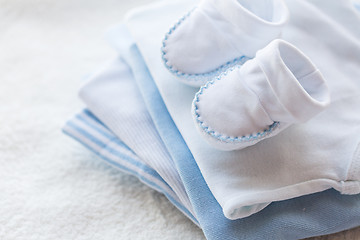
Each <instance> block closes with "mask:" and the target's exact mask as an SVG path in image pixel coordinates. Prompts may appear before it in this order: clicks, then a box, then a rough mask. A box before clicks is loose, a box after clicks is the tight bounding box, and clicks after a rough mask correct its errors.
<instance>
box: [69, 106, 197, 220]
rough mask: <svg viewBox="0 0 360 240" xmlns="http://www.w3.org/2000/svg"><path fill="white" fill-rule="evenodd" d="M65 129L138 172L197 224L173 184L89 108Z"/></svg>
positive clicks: (114, 162)
mask: <svg viewBox="0 0 360 240" xmlns="http://www.w3.org/2000/svg"><path fill="white" fill-rule="evenodd" d="M63 132H64V133H65V134H67V135H68V136H70V137H72V138H73V139H75V140H76V141H78V142H80V143H81V144H82V145H84V146H85V147H87V148H88V149H89V150H91V151H92V152H94V153H95V154H96V155H98V156H99V157H100V158H101V159H103V160H105V162H107V163H108V164H110V165H111V166H114V167H116V168H118V169H120V170H121V171H123V172H125V173H127V174H130V175H134V176H136V177H137V178H139V179H140V180H141V181H142V182H143V183H145V184H146V185H148V186H149V187H151V188H153V189H155V190H156V191H158V192H161V193H163V194H164V195H165V196H166V197H167V198H168V199H169V201H170V202H171V203H172V204H173V205H175V206H176V207H177V208H178V209H179V210H180V211H181V212H182V213H183V214H184V215H185V216H187V217H188V218H189V219H190V220H192V221H193V222H194V223H195V224H198V223H197V220H196V219H195V217H194V216H193V215H192V214H191V213H190V212H189V211H188V209H186V208H185V207H184V206H183V205H182V204H181V202H180V201H179V199H178V198H177V196H176V194H175V193H174V192H173V190H172V189H171V187H170V186H169V185H168V184H167V183H166V182H165V181H164V180H163V179H162V178H161V176H159V174H158V173H157V172H156V171H155V170H154V169H152V168H151V167H149V166H148V165H146V164H145V163H143V162H142V161H141V159H139V158H138V156H137V155H135V153H134V152H132V150H131V149H129V148H128V146H126V145H125V144H124V143H123V142H122V141H121V140H120V139H118V138H117V137H116V136H115V135H114V134H113V133H112V132H111V131H110V130H109V129H107V128H106V126H104V125H103V123H102V122H100V120H98V119H97V118H96V117H95V116H94V115H93V114H92V113H91V112H90V111H89V110H86V109H85V110H83V112H81V113H78V114H76V115H75V116H74V117H73V118H71V119H70V120H68V121H67V122H66V124H65V126H64V127H63Z"/></svg>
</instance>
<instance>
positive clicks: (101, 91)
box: [80, 58, 193, 213]
mask: <svg viewBox="0 0 360 240" xmlns="http://www.w3.org/2000/svg"><path fill="white" fill-rule="evenodd" d="M80 97H81V99H82V100H83V101H84V102H85V104H86V105H87V106H88V108H89V109H90V110H91V112H93V113H94V114H95V115H96V116H97V117H98V118H99V119H100V120H101V121H102V122H104V123H105V124H106V125H107V127H108V128H109V129H111V130H112V131H113V132H114V133H115V134H116V135H117V136H118V137H119V138H120V139H122V141H123V142H124V143H125V144H126V145H127V146H129V147H130V148H131V149H132V150H133V151H134V152H135V153H136V154H137V155H138V156H139V158H140V159H142V160H143V161H144V162H145V163H146V164H148V165H149V166H150V167H152V168H153V169H155V171H157V172H158V173H159V175H160V176H161V177H162V178H163V179H164V180H165V181H166V182H167V183H168V184H169V186H170V187H171V188H172V190H173V191H174V192H175V193H176V195H178V197H179V199H180V201H181V203H182V204H183V205H184V206H185V207H186V208H187V209H189V211H190V212H191V213H193V211H192V207H191V204H190V202H189V198H188V197H187V194H186V192H185V189H184V186H183V184H182V182H181V181H180V177H179V174H178V172H177V171H176V169H175V167H174V164H173V161H172V159H171V157H170V155H169V153H168V152H167V150H166V148H165V147H164V146H163V143H162V140H161V138H160V137H159V134H158V133H157V131H156V129H155V127H154V125H153V122H152V119H151V117H150V115H149V114H148V112H147V109H146V108H145V104H144V103H143V100H142V97H141V95H140V93H139V92H138V90H137V87H136V83H135V81H134V77H133V75H132V72H131V69H130V68H129V66H128V65H127V64H126V62H125V61H124V60H123V59H121V58H117V59H116V60H114V61H113V62H112V63H111V64H110V65H109V66H107V67H106V68H104V69H102V70H101V71H100V72H98V73H97V74H95V75H94V76H93V77H92V78H91V79H90V80H89V82H88V83H87V84H86V85H85V86H83V87H82V89H81V90H80Z"/></svg>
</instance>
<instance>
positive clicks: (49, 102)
mask: <svg viewBox="0 0 360 240" xmlns="http://www.w3.org/2000/svg"><path fill="white" fill-rule="evenodd" d="M148 2H151V0H137V1H134V0H133V1H130V0H127V1H125V0H121V1H118V0H104V1H95V0H63V1H56V0H31V1H30V0H0V83H1V86H0V124H1V125H0V126H1V127H0V136H1V137H0V166H1V167H0V239H1V240H13V239H19V240H20V239H21V240H23V239H27V240H28V239H30V240H31V239H44V240H48V239H61V240H62V239H102V240H103V239H104V240H107V239H109V240H112V239H124V240H126V239H204V237H203V235H202V233H201V230H200V229H198V228H197V227H196V226H195V225H194V224H193V223H191V221H190V220H187V219H186V218H185V217H184V216H183V215H182V214H181V213H180V212H179V211H178V210H177V209H176V208H175V207H173V206H172V205H171V204H170V203H169V202H168V201H167V200H166V198H165V197H163V196H162V195H160V194H158V193H156V192H155V191H153V190H150V189H149V188H148V187H147V186H145V185H143V184H142V183H140V182H139V181H138V180H136V179H135V178H134V177H129V176H127V175H125V174H122V173H119V172H118V171H117V170H115V169H113V168H111V167H109V166H107V165H106V164H105V163H103V162H102V161H101V160H100V159H98V157H96V156H95V155H93V154H91V153H90V151H88V150H87V149H85V148H84V147H82V146H81V145H79V144H77V143H75V142H74V141H73V140H71V139H70V138H68V137H66V136H64V135H63V134H62V133H61V131H60V129H61V127H62V125H63V123H64V122H65V120H66V118H68V117H70V116H71V115H72V114H74V113H76V112H77V111H78V110H80V109H82V107H83V106H82V105H81V103H80V101H79V100H78V98H77V92H78V89H79V87H80V86H81V85H82V84H83V82H84V79H85V78H86V74H88V73H90V72H92V71H94V70H96V69H97V68H98V66H99V65H101V64H102V63H103V62H104V61H107V60H111V58H112V57H114V56H115V55H116V54H115V51H113V50H112V49H110V48H109V47H108V45H107V44H106V42H105V41H103V38H102V36H103V33H104V32H105V30H106V29H107V27H108V26H110V25H112V24H116V23H118V22H120V21H121V19H122V16H123V14H124V13H125V12H126V11H127V9H129V8H130V7H133V6H137V5H141V4H144V3H148ZM159 52H160V51H159ZM356 236H360V228H358V229H356V230H352V231H347V232H345V233H340V234H336V235H334V236H333V237H331V238H322V239H356Z"/></svg>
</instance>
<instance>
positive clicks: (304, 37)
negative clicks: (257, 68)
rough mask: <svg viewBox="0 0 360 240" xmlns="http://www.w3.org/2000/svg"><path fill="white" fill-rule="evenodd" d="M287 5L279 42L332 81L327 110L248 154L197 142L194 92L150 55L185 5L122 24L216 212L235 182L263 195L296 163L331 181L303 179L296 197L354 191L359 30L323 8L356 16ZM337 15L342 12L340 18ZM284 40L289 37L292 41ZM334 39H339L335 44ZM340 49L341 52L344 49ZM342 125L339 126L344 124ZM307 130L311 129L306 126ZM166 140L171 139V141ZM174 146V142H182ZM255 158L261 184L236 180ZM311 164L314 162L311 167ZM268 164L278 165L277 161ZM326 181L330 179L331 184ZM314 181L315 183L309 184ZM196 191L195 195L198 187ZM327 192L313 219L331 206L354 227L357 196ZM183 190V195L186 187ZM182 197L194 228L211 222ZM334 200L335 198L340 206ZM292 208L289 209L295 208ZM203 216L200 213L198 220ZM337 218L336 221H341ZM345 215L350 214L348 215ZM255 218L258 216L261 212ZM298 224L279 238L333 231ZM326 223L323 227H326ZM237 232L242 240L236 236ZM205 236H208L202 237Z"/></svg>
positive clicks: (159, 8) (337, 5) (338, 5)
mask: <svg viewBox="0 0 360 240" xmlns="http://www.w3.org/2000/svg"><path fill="white" fill-rule="evenodd" d="M288 3H291V9H292V11H293V12H294V14H293V15H294V16H296V18H295V20H294V21H293V23H292V26H291V28H289V29H288V31H287V34H288V35H286V34H285V33H284V37H286V39H287V40H288V41H290V42H292V43H295V45H296V46H300V49H301V50H302V51H304V50H305V51H304V52H305V53H306V54H307V55H309V56H310V58H311V59H312V60H314V62H315V64H316V65H317V66H318V67H319V69H320V70H321V71H322V72H323V73H324V75H325V78H326V79H330V78H331V84H329V88H330V91H331V95H332V99H333V101H332V104H331V105H330V106H329V108H328V109H327V110H326V111H324V112H323V113H321V114H319V115H318V116H316V117H315V118H314V119H312V120H311V121H309V122H308V123H306V124H301V126H297V127H295V126H294V127H291V128H289V129H288V130H287V134H279V135H277V136H276V137H275V138H278V139H279V140H280V141H267V140H265V141H262V142H261V143H259V144H260V145H262V147H261V148H259V149H262V151H260V152H259V151H258V149H257V148H258V146H257V145H255V146H253V147H250V148H247V149H243V150H242V151H233V152H219V151H215V150H212V149H211V148H209V147H208V146H207V145H206V144H203V143H202V142H203V141H202V140H201V139H199V137H198V136H197V135H196V131H194V130H195V129H194V126H193V123H192V119H191V115H190V113H189V107H188V106H190V104H191V100H192V97H191V96H193V94H195V92H194V90H193V89H191V88H186V87H180V84H177V83H174V82H173V81H169V79H171V76H170V75H169V74H168V73H166V72H165V71H164V68H162V66H161V64H159V61H158V58H157V57H156V54H157V51H156V43H157V42H158V41H159V38H161V31H162V29H164V28H165V27H166V26H165V25H164V23H165V22H167V21H171V20H169V19H165V18H166V17H168V18H170V17H173V16H176V15H177V14H178V13H179V12H180V11H181V10H183V9H184V8H185V5H186V4H189V5H191V3H189V2H186V1H182V2H172V4H166V3H163V5H161V4H157V5H153V6H151V7H149V8H148V9H147V11H146V10H143V11H141V10H138V11H134V12H133V13H132V14H131V15H130V16H129V20H128V23H127V24H128V26H129V27H130V30H131V33H132V34H133V36H134V37H135V39H136V42H137V43H138V45H139V47H140V50H141V53H142V55H143V56H144V58H145V60H146V63H147V64H148V66H149V68H150V71H151V74H152V76H153V77H154V80H155V82H156V84H157V87H158V89H159V91H160V93H161V95H162V97H163V99H164V101H165V104H166V107H167V109H168V110H169V112H170V114H171V116H172V119H173V120H174V121H175V124H176V126H177V127H179V130H180V132H181V135H182V136H183V137H184V139H185V141H186V143H187V146H188V147H189V148H190V150H191V153H192V154H193V155H194V157H195V159H196V161H197V165H198V166H199V168H200V169H201V173H202V174H203V176H204V179H205V181H206V183H205V185H207V186H208V187H209V188H210V190H211V192H212V193H213V194H214V196H215V198H216V199H217V200H218V202H219V203H220V205H222V206H223V208H224V205H223V204H224V202H223V201H222V200H226V199H228V200H229V199H231V198H232V197H234V195H233V194H234V193H235V192H236V191H238V190H239V189H238V188H239V186H241V184H240V185H239V184H238V183H244V184H247V185H246V187H247V188H248V189H249V188H250V191H251V187H253V186H255V187H256V186H263V187H264V190H266V188H267V187H269V186H270V185H271V186H273V184H274V183H275V184H280V185H281V184H282V179H281V178H282V177H280V178H279V179H276V176H273V175H276V174H274V173H277V170H281V171H283V172H288V173H289V174H288V176H291V175H292V174H294V173H295V176H296V177H295V179H296V178H297V177H300V178H301V177H302V176H303V175H302V174H303V173H304V172H301V171H297V172H296V169H297V167H298V166H297V165H298V164H299V163H300V164H305V165H307V164H309V165H308V166H313V168H306V171H305V175H306V176H305V178H307V177H308V176H309V175H308V174H307V173H308V172H310V173H311V174H315V175H316V174H319V173H321V174H323V173H325V175H327V176H326V178H327V179H330V181H327V180H325V181H324V183H325V184H324V185H323V186H321V185H322V184H321V183H320V184H319V185H318V186H320V188H319V189H315V188H314V185H312V182H311V181H310V182H309V183H310V185H309V188H310V189H309V188H306V187H304V188H302V187H300V188H298V189H297V190H300V192H302V191H304V190H305V191H304V192H306V191H308V190H310V191H313V190H315V191H322V190H324V189H326V188H329V185H328V183H329V182H331V183H336V185H337V187H339V186H341V187H340V188H339V189H340V190H342V192H343V193H350V192H351V193H356V191H357V190H358V182H357V177H356V176H358V173H357V172H356V169H357V165H358V162H359V156H358V153H357V152H358V150H356V149H358V146H359V139H358V137H357V136H358V134H357V133H356V132H358V131H359V127H358V126H359V116H358V113H357V112H354V111H352V110H351V109H354V108H356V106H357V105H358V104H359V102H358V101H359V100H360V99H359V85H358V83H357V82H355V81H354V76H357V75H358V74H359V72H358V71H359V70H358V67H357V66H358V64H357V63H358V56H360V55H359V54H358V50H357V42H356V41H354V37H353V36H354V35H355V36H356V35H357V34H358V33H356V31H355V30H356V29H355V28H352V27H353V26H355V25H353V26H351V25H342V24H334V22H333V21H334V20H333V18H330V17H329V16H328V15H329V14H330V13H331V11H329V8H331V9H337V13H339V11H340V12H341V11H343V12H342V14H343V15H344V16H346V17H344V18H346V19H347V20H346V21H349V20H351V21H355V22H356V21H358V20H356V19H357V16H356V17H354V16H353V15H348V13H349V12H351V11H348V6H347V5H346V4H344V3H343V2H337V1H331V2H328V1H326V3H325V2H321V1H317V2H307V1H289V2H288ZM319 3H322V4H323V5H326V6H327V7H326V6H325V7H324V6H321V7H318V6H317V5H315V4H319ZM189 5H186V6H189ZM289 6H290V4H289ZM164 11H167V12H171V13H172V14H169V15H166V16H164V15H161V14H160V13H161V12H164ZM304 12H309V14H310V16H312V17H311V18H310V17H309V19H307V18H304V17H303V14H302V13H304ZM344 12H345V13H346V14H344ZM352 12H354V11H352ZM307 17H308V16H307ZM150 19H151V21H150ZM292 19H294V18H292ZM296 19H297V20H296ZM145 23H149V27H147V28H144V24H145ZM304 23H306V24H304ZM313 25H314V26H313ZM308 26H312V28H308ZM315 26H316V27H315ZM289 27H290V26H289ZM319 29H321V30H322V31H320V32H321V34H324V31H325V32H326V33H327V35H328V36H331V37H325V36H322V35H321V34H320V33H319ZM349 29H352V31H355V32H349V31H348V30H349ZM157 30H159V31H157ZM339 32H341V33H342V34H339ZM319 34H320V36H319ZM149 36H151V37H149ZM291 36H293V37H292V38H291ZM337 37H338V38H340V39H336V38H337ZM334 39H335V40H334ZM339 41H342V42H344V43H346V44H344V45H341V48H342V49H336V45H335V43H336V42H339ZM324 44H325V45H324ZM314 46H316V48H314ZM337 46H338V45H337ZM338 47H339V46H338ZM350 49H352V50H353V51H350ZM330 50H334V51H330ZM340 50H343V51H344V52H342V51H340ZM335 55H337V58H335ZM339 56H340V58H339ZM345 56H346V57H345ZM342 62H348V63H349V64H345V65H344V67H345V68H346V69H345V71H340V68H339V67H338V66H340V65H342ZM330 63H331V64H334V67H329V64H330ZM326 66H327V67H326ZM335 66H336V67H335ZM165 70H166V69H165ZM324 70H326V71H324ZM341 70H344V69H341ZM338 79H343V81H341V82H339V81H335V80H338ZM329 82H330V81H329ZM148 88H149V86H146V87H144V88H143V91H146V90H147V89H148ZM335 89H336V91H335ZM148 91H150V90H148ZM151 91H153V89H151ZM340 96H342V97H340ZM189 98H191V99H189ZM149 102H150V103H151V101H146V103H147V104H149ZM186 104H188V105H186ZM154 105H155V103H154ZM158 105H159V103H157V107H153V108H155V109H153V110H154V111H156V109H159V107H158ZM155 106H156V105H155ZM159 114H160V113H159V112H157V114H154V113H153V114H152V117H153V118H154V117H158V116H157V115H159ZM162 117H163V116H162ZM167 118H168V117H167ZM327 119H331V121H327ZM345 122H346V124H344V123H345ZM154 123H155V124H156V125H157V121H155V120H154ZM324 123H325V124H324ZM314 125H315V127H311V126H314ZM344 125H346V126H344ZM337 126H338V127H337ZM339 126H341V128H342V130H344V131H342V132H340V131H333V130H334V129H339ZM157 127H158V128H159V129H158V130H159V133H160V134H162V132H165V130H161V128H165V127H164V124H163V125H157ZM329 129H332V131H329ZM167 131H169V129H167ZM315 136H316V138H315ZM162 137H163V135H162ZM319 137H320V138H321V141H319V140H318V138H319ZM163 139H164V137H163ZM164 141H165V140H164ZM172 141H173V142H174V140H173V139H172ZM279 142H281V144H279ZM176 143H177V144H180V143H181V141H180V142H176ZM165 144H167V146H169V145H171V146H173V145H174V144H173V143H171V141H165ZM264 146H265V149H264ZM178 148H179V147H178ZM178 148H177V149H178ZM169 150H170V148H169ZM183 151H184V150H183ZM176 153H178V154H179V151H176ZM173 154H174V153H173ZM184 154H185V153H184ZM174 156H175V154H174ZM288 158H290V159H291V158H292V159H294V161H293V162H291V166H289V165H284V166H282V165H281V163H280V162H281V161H283V160H287V159H288ZM174 160H175V163H176V164H177V166H178V168H179V171H180V174H181V175H182V179H183V180H184V179H185V178H186V177H185V176H187V177H188V178H189V179H190V178H191V176H188V173H186V172H185V171H184V172H183V171H181V168H182V167H183V168H184V169H185V168H187V170H188V167H186V166H184V165H183V164H185V163H183V162H180V160H176V159H175V158H174ZM182 161H184V158H183V159H182ZM257 161H260V162H261V163H262V164H259V165H260V166H261V168H263V169H262V170H261V171H258V172H255V174H253V176H254V177H255V176H256V177H257V179H258V180H260V181H261V183H260V182H258V181H256V180H255V181H252V180H253V179H251V180H250V179H249V181H244V182H242V180H244V179H243V178H242V177H243V176H247V170H249V169H252V167H253V166H255V167H257V166H256V165H255V163H253V162H257ZM274 161H277V162H278V164H279V165H280V166H282V168H281V169H276V167H273V163H274ZM264 162H265V163H268V165H266V166H264V165H263V164H264ZM303 162H305V163H303ZM186 163H187V164H188V165H191V164H192V162H191V160H188V161H186ZM312 164H316V166H314V165H312ZM275 165H276V166H279V165H277V164H275ZM181 166H182V167H181ZM192 166H193V165H192ZM195 166H196V165H195ZM333 166H336V169H333ZM348 167H349V169H350V170H351V171H349V172H347V168H348ZM287 170H288V171H287ZM343 170H345V171H343ZM194 171H195V172H192V175H193V176H196V174H197V173H196V170H194ZM199 173H200V172H199ZM337 175H339V176H337ZM344 175H347V176H344ZM239 176H240V177H239ZM268 177H270V178H271V177H275V179H274V180H270V181H269V179H267V178H268ZM339 178H340V179H341V178H342V179H344V180H346V181H343V182H338V181H337V180H338V179H339ZM189 179H187V180H189ZM331 179H333V181H332V180H331ZM353 179H354V180H353ZM189 181H190V180H189ZM315 182H316V181H315ZM202 183H204V182H201V184H202ZM259 183H260V184H259ZM267 183H269V184H267ZM283 183H284V182H283ZM201 184H200V185H201ZM258 184H259V185H258ZM284 184H286V183H284ZM317 184H318V182H317V183H316V184H315V185H317ZM184 185H185V187H186V188H190V189H194V188H196V187H199V185H196V186H193V187H191V186H189V185H188V184H187V183H186V180H184ZM322 187H323V188H322ZM242 188H243V186H242ZM321 188H322V190H321ZM196 190H197V191H200V190H199V189H198V188H197V189H196ZM202 190H203V189H202ZM282 190H284V189H282ZM349 190H351V191H349ZM284 191H285V192H289V193H290V194H294V192H292V191H287V190H286V189H285V190H284ZM205 192H206V190H203V191H202V193H204V194H205ZM295 192H296V191H295ZM304 192H302V193H301V194H304ZM328 192H331V194H330V195H327V194H326V193H324V194H320V193H319V194H316V195H312V196H319V201H320V202H322V201H324V198H322V197H320V196H325V195H327V197H329V196H333V197H332V198H333V199H329V201H331V202H332V203H330V204H329V205H327V204H325V203H324V204H325V205H327V206H328V208H329V209H327V210H324V209H322V208H319V211H320V212H321V213H319V212H318V213H317V214H319V215H317V217H319V216H320V215H322V217H320V218H323V217H324V216H325V215H327V213H329V212H328V211H332V210H334V209H335V208H337V211H339V210H340V211H341V210H344V211H346V213H345V214H344V215H345V216H347V217H349V218H350V219H351V220H349V221H352V220H354V219H357V220H356V221H355V222H356V223H355V222H354V221H352V224H359V211H358V207H359V206H358V205H357V204H358V200H359V199H358V197H359V195H356V196H354V197H346V196H339V195H337V194H336V193H334V191H327V193H328ZM188 193H190V191H189V190H188ZM297 193H299V192H297ZM308 193H310V192H308ZM301 194H300V195H301ZM235 195H236V194H235ZM273 195H275V197H278V195H276V193H275V194H273ZM293 196H296V194H294V195H293ZM312 196H308V197H302V198H300V199H307V200H309V199H310V198H311V199H312V200H311V201H314V199H317V198H316V197H312ZM189 197H190V199H191V200H192V203H193V205H194V208H195V211H199V212H201V213H199V214H197V216H198V219H199V221H200V224H202V223H201V222H202V221H203V224H204V225H206V223H207V224H210V225H211V223H210V222H211V221H210V222H207V221H206V217H205V216H208V217H210V216H209V215H206V213H205V211H206V210H205V209H204V207H202V206H199V203H197V202H196V200H194V199H192V197H191V194H189ZM349 199H352V200H353V201H354V202H353V203H352V204H350V205H351V206H349V205H347V204H346V203H345V202H346V201H348V200H349ZM213 200H214V199H210V198H209V204H210V202H211V203H212V201H213ZM235 200H238V199H235ZM240 200H241V199H240ZM337 200H339V202H338V201H337ZM342 201H344V202H342ZM289 202H290V203H294V202H296V200H295V199H294V200H291V201H290V200H289V201H286V202H285V205H286V204H287V203H289ZM320 202H319V204H320ZM230 203H231V202H230ZM253 203H255V205H256V201H255V202H253ZM313 203H315V202H312V203H310V202H307V203H306V201H305V203H304V204H305V205H306V204H310V205H311V204H313ZM279 205H281V203H273V204H271V205H270V206H269V207H268V208H266V209H264V210H263V211H262V212H260V213H258V214H256V215H254V216H251V217H249V218H245V219H244V220H237V221H234V224H235V225H236V224H237V223H238V222H243V221H245V220H246V219H258V218H257V216H259V215H262V214H263V213H264V214H265V213H267V214H269V212H268V211H270V210H269V209H272V207H273V206H279ZM290 205H291V204H290ZM346 205H347V206H348V207H353V208H354V209H353V210H354V212H353V213H354V214H355V215H357V216H354V215H352V213H351V212H350V211H347V210H348V209H347V210H345V209H346ZM229 206H231V205H229ZM233 206H234V205H233ZM253 206H254V205H252V206H249V209H250V210H251V208H252V207H253ZM258 206H259V205H258ZM258 206H257V207H258ZM319 206H320V205H319ZM292 207H293V208H296V207H295V206H292ZM207 209H208V208H207ZM214 209H218V208H215V207H214ZM225 209H226V208H224V212H225ZM257 209H258V208H257ZM228 210H229V209H226V211H228ZM278 210H279V209H278ZM312 210H313V209H312ZM214 211H217V210H214ZM299 212H301V210H299ZM299 212H298V213H299ZM228 213H229V212H228ZM228 213H227V214H228ZM236 213H238V212H236ZM202 214H204V215H203V216H202ZM273 214H275V212H273ZM314 214H315V213H314ZM344 215H343V216H342V217H344ZM351 215H352V216H353V217H351ZM294 216H297V214H294V215H293V216H292V217H294ZM217 217H218V216H217ZM262 217H264V216H263V215H262ZM312 217H314V215H312ZM347 217H345V218H347ZM295 218H296V217H295ZM219 219H221V218H219ZM297 220H298V219H297ZM317 220H318V222H327V221H328V219H325V218H324V219H321V220H320V219H317ZM333 220H334V221H335V222H332V223H330V225H335V226H337V230H339V229H343V228H348V227H350V225H348V226H347V223H348V220H344V219H341V218H336V219H334V218H333ZM290 221H291V220H290ZM304 221H305V222H302V224H304V225H302V226H300V225H297V223H299V222H298V221H296V223H294V225H291V226H292V227H294V228H292V227H290V226H289V225H286V227H285V229H286V228H287V227H290V229H292V230H291V231H288V232H287V233H284V232H282V234H284V235H285V236H288V238H287V239H289V238H290V239H293V238H302V237H307V236H312V235H313V234H319V233H321V234H324V233H329V232H331V231H332V230H331V229H330V228H329V227H328V226H329V225H326V226H325V225H322V226H320V227H319V228H317V227H318V225H317V227H314V228H311V227H309V226H312V225H311V223H310V222H311V221H309V222H307V221H308V219H304ZM205 222H206V223H205ZM219 222H220V221H219ZM225 222H226V221H224V222H223V223H224V225H226V224H227V223H228V222H226V223H225ZM308 223H310V225H308ZM327 223H328V224H329V222H327ZM224 225H222V224H221V223H219V226H218V227H219V228H221V227H224V228H226V229H227V230H228V231H229V234H230V235H231V234H234V231H236V230H235V229H236V227H234V226H231V227H232V229H234V230H233V231H231V230H230V229H228V228H227V227H229V226H226V227H225V226H224ZM304 226H307V227H306V228H305V229H302V227H304ZM351 226H354V225H351ZM211 227H213V228H214V225H212V226H211ZM238 227H239V229H240V228H241V226H238ZM279 228H280V227H279ZM283 229H284V228H283ZM295 229H296V230H295ZM300 229H301V230H300ZM319 229H322V230H319ZM213 230H214V229H212V230H209V229H207V230H204V231H208V233H209V232H212V233H214V232H213ZM238 233H239V232H238ZM239 234H240V235H241V233H239ZM209 235H211V234H210V233H209ZM282 236H283V235H282ZM212 237H216V236H212ZM240 238H241V237H240ZM278 239H279V238H278ZM280 239H281V238H280ZM285 239H286V238H285Z"/></svg>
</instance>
